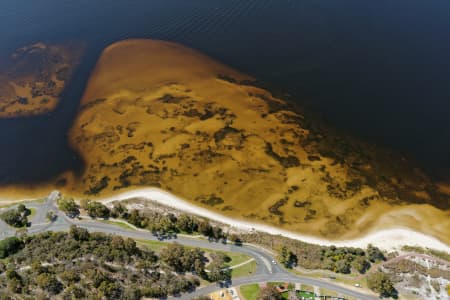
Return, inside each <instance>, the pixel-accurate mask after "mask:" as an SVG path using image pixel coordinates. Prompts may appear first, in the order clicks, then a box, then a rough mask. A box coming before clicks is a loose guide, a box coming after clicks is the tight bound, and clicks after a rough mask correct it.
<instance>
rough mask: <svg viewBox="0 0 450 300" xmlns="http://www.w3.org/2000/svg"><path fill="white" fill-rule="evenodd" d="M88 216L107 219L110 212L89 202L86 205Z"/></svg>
mask: <svg viewBox="0 0 450 300" xmlns="http://www.w3.org/2000/svg"><path fill="white" fill-rule="evenodd" d="M87 211H88V215H89V216H90V217H92V218H105V219H106V218H109V215H110V211H109V208H108V207H106V206H105V205H103V204H101V203H99V202H95V201H91V202H89V203H88V205H87Z"/></svg>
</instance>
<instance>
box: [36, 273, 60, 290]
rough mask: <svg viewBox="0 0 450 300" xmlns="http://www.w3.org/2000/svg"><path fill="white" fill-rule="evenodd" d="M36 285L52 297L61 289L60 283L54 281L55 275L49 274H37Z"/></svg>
mask: <svg viewBox="0 0 450 300" xmlns="http://www.w3.org/2000/svg"><path fill="white" fill-rule="evenodd" d="M36 284H37V285H38V286H39V287H40V288H41V289H43V290H45V291H47V292H49V293H50V294H53V295H56V294H59V293H60V292H61V291H62V289H63V287H62V284H61V282H59V281H58V280H57V279H56V277H55V275H53V274H50V273H42V274H39V275H38V276H37V277H36Z"/></svg>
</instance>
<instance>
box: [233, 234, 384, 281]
mask: <svg viewBox="0 0 450 300" xmlns="http://www.w3.org/2000/svg"><path fill="white" fill-rule="evenodd" d="M240 238H241V239H242V240H243V241H245V242H249V243H255V244H260V245H263V246H265V247H268V248H271V249H275V250H278V251H279V257H278V259H279V261H280V263H282V264H284V265H285V267H288V268H289V267H294V266H297V265H299V266H301V267H302V268H306V269H325V270H330V271H333V272H336V273H343V274H348V273H351V272H352V271H357V272H359V273H361V274H362V273H365V272H366V271H367V270H368V269H369V268H370V266H371V263H374V262H377V261H382V260H384V259H385V257H384V254H383V252H381V251H380V249H378V248H376V247H373V246H372V245H369V246H368V247H367V249H366V250H364V249H361V248H352V247H335V246H329V247H328V246H320V245H314V244H308V243H304V242H301V241H296V240H291V239H288V238H285V237H282V236H272V235H269V234H265V233H252V234H243V235H241V236H240ZM277 245H283V246H282V247H279V246H277Z"/></svg>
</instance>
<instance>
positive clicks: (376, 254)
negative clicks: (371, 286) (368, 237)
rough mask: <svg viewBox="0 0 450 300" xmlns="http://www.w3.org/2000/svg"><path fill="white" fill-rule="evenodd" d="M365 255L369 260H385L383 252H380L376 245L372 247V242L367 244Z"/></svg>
mask: <svg viewBox="0 0 450 300" xmlns="http://www.w3.org/2000/svg"><path fill="white" fill-rule="evenodd" d="M367 257H368V258H369V260H370V261H371V262H377V261H381V260H385V257H384V254H383V252H381V250H380V249H378V248H377V247H374V246H373V245H372V244H369V245H368V246H367Z"/></svg>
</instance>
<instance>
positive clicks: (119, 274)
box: [0, 226, 227, 299]
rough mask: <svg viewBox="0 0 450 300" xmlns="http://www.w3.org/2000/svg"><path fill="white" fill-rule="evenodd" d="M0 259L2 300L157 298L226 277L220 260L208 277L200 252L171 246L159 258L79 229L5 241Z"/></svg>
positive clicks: (126, 241) (122, 241)
mask: <svg viewBox="0 0 450 300" xmlns="http://www.w3.org/2000/svg"><path fill="white" fill-rule="evenodd" d="M0 255H1V256H0V257H1V258H2V260H0V298H1V299H4V298H5V299H11V297H12V298H17V296H19V295H20V297H19V298H26V297H25V296H29V297H30V299H47V298H52V299H53V298H56V299H140V298H141V297H143V296H145V297H156V298H159V297H166V296H168V295H177V294H181V293H185V292H187V291H190V290H193V289H195V287H196V286H198V285H199V283H200V279H201V278H203V279H207V280H211V281H214V280H223V279H224V278H226V276H227V274H226V272H225V271H223V272H222V271H221V270H222V268H223V263H222V262H221V261H220V260H218V261H217V262H216V261H212V262H211V263H210V265H212V266H214V265H216V266H217V268H215V269H214V268H212V269H211V267H209V269H210V270H211V272H208V273H207V272H206V271H205V264H206V263H207V261H208V259H207V258H206V256H205V253H204V252H203V251H202V250H200V249H188V248H185V247H183V246H181V245H177V244H169V245H168V246H167V247H166V248H165V249H163V250H162V251H161V254H159V255H158V254H156V253H154V252H153V251H150V250H148V249H146V248H140V247H137V245H136V242H135V241H134V240H132V239H129V238H126V239H124V238H122V237H120V236H112V235H106V234H102V233H89V232H88V231H87V230H85V229H82V228H78V227H75V226H73V227H71V229H70V232H68V233H65V232H46V233H42V234H39V235H35V236H24V237H22V238H16V237H13V238H8V239H5V240H3V241H1V242H0ZM220 256H221V255H218V257H220ZM210 257H211V258H215V255H212V254H210Z"/></svg>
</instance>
